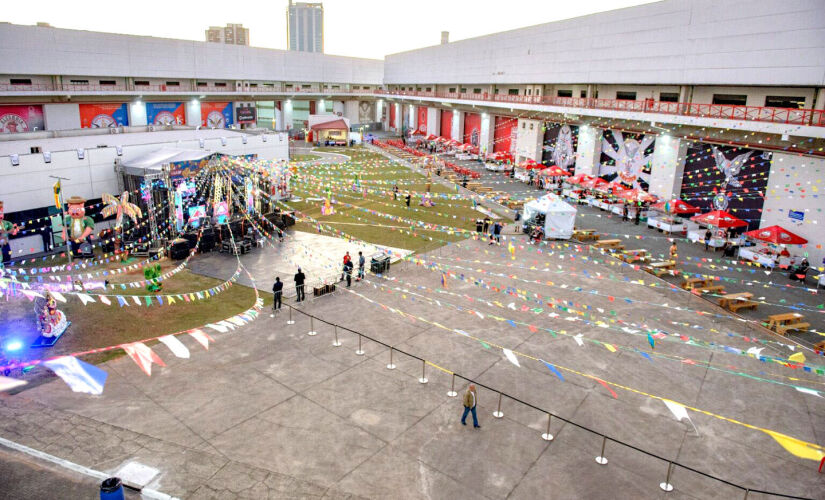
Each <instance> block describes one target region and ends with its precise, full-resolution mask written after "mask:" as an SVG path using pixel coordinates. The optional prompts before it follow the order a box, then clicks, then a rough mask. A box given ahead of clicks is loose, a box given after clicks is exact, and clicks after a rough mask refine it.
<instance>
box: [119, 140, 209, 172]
mask: <svg viewBox="0 0 825 500" xmlns="http://www.w3.org/2000/svg"><path fill="white" fill-rule="evenodd" d="M213 154H215V151H205V150H202V149H180V148H173V147H168V146H165V147H162V148H160V149H158V150H156V151H152V152H150V153H146V154H144V155H141V156H138V157H135V158H132V159H129V160H124V161H123V162H121V165H123V170H124V172H125V173H127V174H130V175H138V176H148V175H152V174H159V173H160V172H161V167H162V166H163V165H164V164H168V163H175V162H181V161H195V160H201V159H203V158H206V157H207V156H210V155H213Z"/></svg>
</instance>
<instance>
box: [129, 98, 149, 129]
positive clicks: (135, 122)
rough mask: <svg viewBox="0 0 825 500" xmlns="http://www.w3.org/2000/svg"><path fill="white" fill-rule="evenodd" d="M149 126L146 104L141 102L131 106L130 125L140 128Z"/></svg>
mask: <svg viewBox="0 0 825 500" xmlns="http://www.w3.org/2000/svg"><path fill="white" fill-rule="evenodd" d="M147 124H148V122H147V118H146V104H145V103H143V102H141V101H135V102H133V103H131V104H129V125H131V126H133V127H140V126H142V125H147Z"/></svg>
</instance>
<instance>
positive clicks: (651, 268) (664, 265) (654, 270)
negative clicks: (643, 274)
mask: <svg viewBox="0 0 825 500" xmlns="http://www.w3.org/2000/svg"><path fill="white" fill-rule="evenodd" d="M644 269H645V271H647V272H649V273H650V274H652V275H654V276H657V277H658V276H661V275H663V274H666V273H670V272H673V271H675V270H676V262H675V261H672V260H665V261H661V262H651V263H650V264H648V265H646V266H645V268H644Z"/></svg>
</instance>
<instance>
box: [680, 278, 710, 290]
mask: <svg viewBox="0 0 825 500" xmlns="http://www.w3.org/2000/svg"><path fill="white" fill-rule="evenodd" d="M712 281H713V280H711V279H709V278H685V280H684V281H683V282H682V288H684V289H685V290H693V289H694V288H695V287H697V286H700V287H702V286H706V285H710V283H711V282H712Z"/></svg>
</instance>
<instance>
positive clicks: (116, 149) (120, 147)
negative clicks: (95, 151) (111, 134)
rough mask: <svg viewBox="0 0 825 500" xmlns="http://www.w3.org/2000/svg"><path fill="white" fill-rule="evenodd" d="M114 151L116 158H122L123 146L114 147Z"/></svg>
mask: <svg viewBox="0 0 825 500" xmlns="http://www.w3.org/2000/svg"><path fill="white" fill-rule="evenodd" d="M115 151H116V152H117V155H118V156H123V146H115Z"/></svg>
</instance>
